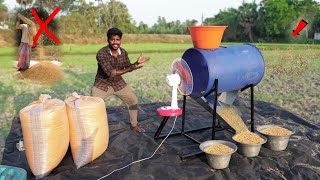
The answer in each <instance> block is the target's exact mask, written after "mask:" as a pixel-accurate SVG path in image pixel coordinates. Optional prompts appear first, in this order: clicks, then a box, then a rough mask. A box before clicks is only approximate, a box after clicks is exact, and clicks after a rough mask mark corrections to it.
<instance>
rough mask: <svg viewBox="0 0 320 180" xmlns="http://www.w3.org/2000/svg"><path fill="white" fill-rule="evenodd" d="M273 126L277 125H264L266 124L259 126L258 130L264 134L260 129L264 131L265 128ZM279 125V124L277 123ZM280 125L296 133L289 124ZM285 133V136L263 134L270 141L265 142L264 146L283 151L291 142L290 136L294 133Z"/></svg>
mask: <svg viewBox="0 0 320 180" xmlns="http://www.w3.org/2000/svg"><path fill="white" fill-rule="evenodd" d="M272 126H275V125H264V126H259V127H257V131H258V132H259V133H260V134H263V133H261V132H260V131H262V130H263V129H266V128H270V127H272ZM277 126H278V125H277ZM279 127H282V128H286V129H288V130H290V131H292V134H294V133H295V130H294V129H292V128H289V127H287V126H279ZM292 134H290V135H284V136H273V135H268V134H263V135H264V136H266V137H267V139H268V141H267V143H266V144H264V146H265V147H266V148H268V149H271V150H273V151H283V150H285V149H286V148H287V146H288V142H289V139H290V136H291V135H292Z"/></svg>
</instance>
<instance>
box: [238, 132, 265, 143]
mask: <svg viewBox="0 0 320 180" xmlns="http://www.w3.org/2000/svg"><path fill="white" fill-rule="evenodd" d="M232 138H233V139H234V140H235V141H237V142H239V143H243V144H260V143H262V142H263V141H264V139H262V138H261V137H260V136H258V135H257V134H255V133H252V132H250V131H244V132H241V133H239V134H236V135H235V136H233V137H232Z"/></svg>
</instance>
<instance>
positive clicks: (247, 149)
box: [232, 131, 267, 157]
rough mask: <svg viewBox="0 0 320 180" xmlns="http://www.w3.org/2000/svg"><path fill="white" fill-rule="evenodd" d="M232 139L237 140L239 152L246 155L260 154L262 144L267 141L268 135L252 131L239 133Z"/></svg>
mask: <svg viewBox="0 0 320 180" xmlns="http://www.w3.org/2000/svg"><path fill="white" fill-rule="evenodd" d="M232 139H233V140H234V141H236V144H237V146H238V151H239V153H240V154H241V155H243V156H246V157H255V156H258V155H259V152H260V149H261V145H262V144H264V143H266V142H267V138H266V137H264V136H262V135H259V134H256V133H253V132H250V131H242V132H240V133H237V134H235V135H234V136H233V137H232Z"/></svg>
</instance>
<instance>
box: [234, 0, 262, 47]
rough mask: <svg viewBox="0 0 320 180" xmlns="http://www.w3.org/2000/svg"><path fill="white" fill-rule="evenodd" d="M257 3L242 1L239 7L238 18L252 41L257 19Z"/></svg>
mask: <svg viewBox="0 0 320 180" xmlns="http://www.w3.org/2000/svg"><path fill="white" fill-rule="evenodd" d="M257 9H258V5H257V4H256V3H255V2H253V3H243V4H242V5H241V6H240V7H239V10H238V12H239V15H238V20H239V24H240V26H241V27H242V28H243V32H244V34H245V35H246V36H248V37H249V40H250V41H251V42H253V41H254V28H255V26H256V22H257V19H258V11H257Z"/></svg>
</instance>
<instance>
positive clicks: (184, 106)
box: [181, 95, 187, 133]
mask: <svg viewBox="0 0 320 180" xmlns="http://www.w3.org/2000/svg"><path fill="white" fill-rule="evenodd" d="M186 103H187V96H186V95H183V105H182V125H181V133H184V124H185V120H186Z"/></svg>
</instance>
